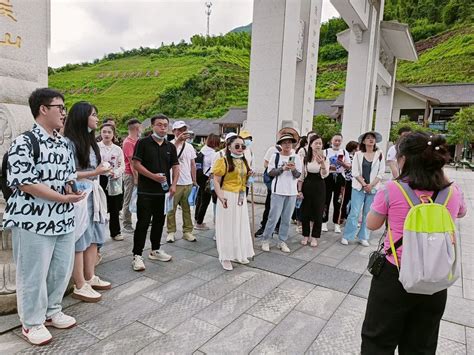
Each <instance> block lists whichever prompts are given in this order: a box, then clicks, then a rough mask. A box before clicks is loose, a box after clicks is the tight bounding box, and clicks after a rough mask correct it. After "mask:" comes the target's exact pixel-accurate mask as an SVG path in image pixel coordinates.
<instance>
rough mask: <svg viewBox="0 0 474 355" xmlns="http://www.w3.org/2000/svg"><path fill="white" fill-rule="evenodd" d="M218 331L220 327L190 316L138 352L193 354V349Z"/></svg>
mask: <svg viewBox="0 0 474 355" xmlns="http://www.w3.org/2000/svg"><path fill="white" fill-rule="evenodd" d="M219 331H220V328H217V327H215V326H213V325H211V324H209V323H206V322H204V321H202V320H199V319H196V318H191V319H189V320H187V321H186V322H184V323H183V324H181V325H180V326H179V327H176V328H175V329H173V330H171V331H170V332H168V334H165V335H163V336H160V337H159V338H158V339H157V340H156V341H154V342H153V343H151V344H150V345H148V346H147V347H146V348H144V349H143V350H141V351H140V352H139V353H138V354H157V353H160V354H193V353H194V350H195V349H197V348H199V347H200V346H201V345H203V344H204V343H205V342H206V341H208V340H209V339H210V338H211V337H213V336H214V335H215V334H216V333H218V332H219Z"/></svg>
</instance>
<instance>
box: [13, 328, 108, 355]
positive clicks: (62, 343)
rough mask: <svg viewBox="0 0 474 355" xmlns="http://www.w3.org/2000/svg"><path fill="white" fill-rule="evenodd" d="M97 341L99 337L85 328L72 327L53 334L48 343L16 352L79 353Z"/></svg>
mask: <svg viewBox="0 0 474 355" xmlns="http://www.w3.org/2000/svg"><path fill="white" fill-rule="evenodd" d="M98 341H99V339H97V338H96V337H94V336H92V335H91V334H89V333H87V332H86V331H85V330H83V329H81V328H79V327H74V328H72V329H68V330H67V331H62V332H59V333H57V334H56V335H55V336H54V341H52V342H50V343H49V344H46V345H43V346H41V347H38V346H35V347H30V348H27V349H24V350H22V351H20V352H18V354H58V353H63V354H66V353H67V354H79V353H82V351H83V350H85V349H87V348H89V347H90V346H91V345H93V344H95V343H97V342H98Z"/></svg>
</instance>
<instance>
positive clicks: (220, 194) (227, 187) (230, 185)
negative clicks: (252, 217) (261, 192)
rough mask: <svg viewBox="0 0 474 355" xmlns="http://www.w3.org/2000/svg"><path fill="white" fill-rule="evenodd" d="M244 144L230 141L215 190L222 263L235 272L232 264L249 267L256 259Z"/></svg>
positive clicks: (219, 164) (214, 171) (234, 139)
mask: <svg viewBox="0 0 474 355" xmlns="http://www.w3.org/2000/svg"><path fill="white" fill-rule="evenodd" d="M245 149H246V146H245V144H244V140H243V139H242V138H241V137H239V136H237V135H236V136H232V137H231V138H229V139H228V140H227V141H226V150H225V156H224V157H221V158H219V159H218V160H217V161H216V162H215V164H214V166H213V168H212V174H213V179H214V188H215V192H216V195H217V198H218V199H219V201H218V203H217V208H216V243H217V252H218V253H219V261H220V262H221V264H222V267H223V268H224V269H225V270H232V263H231V261H235V262H238V263H241V264H248V263H249V260H248V258H251V257H253V256H254V255H255V253H254V250H253V244H252V235H251V232H250V221H249V214H248V208H247V197H246V193H245V188H246V187H247V179H248V178H249V176H251V175H252V170H251V169H250V167H249V164H248V162H247V159H245V155H244V151H245Z"/></svg>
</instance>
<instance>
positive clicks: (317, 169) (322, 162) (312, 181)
mask: <svg viewBox="0 0 474 355" xmlns="http://www.w3.org/2000/svg"><path fill="white" fill-rule="evenodd" d="M322 148H323V140H322V138H321V137H320V136H318V135H313V136H312V137H311V140H310V141H309V147H308V155H307V156H306V158H305V160H304V165H303V173H302V174H301V176H300V179H299V181H298V198H300V199H302V200H303V203H302V205H301V215H302V225H303V240H302V241H301V244H302V245H307V244H308V241H309V236H310V234H311V243H310V245H311V246H312V247H316V246H318V238H320V237H321V225H322V223H323V211H324V203H325V200H326V184H325V182H324V180H323V179H325V178H326V177H327V176H328V175H329V162H328V160H327V159H326V157H325V156H324V154H323V151H322ZM311 221H313V230H312V232H311V233H310V229H311Z"/></svg>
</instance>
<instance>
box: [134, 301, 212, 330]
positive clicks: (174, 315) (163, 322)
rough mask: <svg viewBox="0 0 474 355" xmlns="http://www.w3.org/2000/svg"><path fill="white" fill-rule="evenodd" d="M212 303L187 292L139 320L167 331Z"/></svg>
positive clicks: (154, 327)
mask: <svg viewBox="0 0 474 355" xmlns="http://www.w3.org/2000/svg"><path fill="white" fill-rule="evenodd" d="M211 303H212V301H210V300H208V299H206V298H203V297H199V296H197V295H195V294H193V293H187V294H185V295H184V296H182V297H180V298H179V299H178V300H176V301H175V302H173V303H170V304H168V305H166V307H162V308H160V309H157V310H155V311H154V312H148V313H146V314H143V316H142V317H140V319H139V321H140V322H141V323H143V324H145V325H148V326H149V327H151V328H153V329H156V330H158V331H160V332H162V333H166V332H168V331H170V330H171V329H173V328H174V327H176V326H177V325H179V324H181V323H183V322H184V321H185V320H186V319H188V318H191V317H192V316H193V315H194V314H196V313H198V312H199V311H200V310H201V309H203V308H205V307H207V306H209V305H210V304H211Z"/></svg>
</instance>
